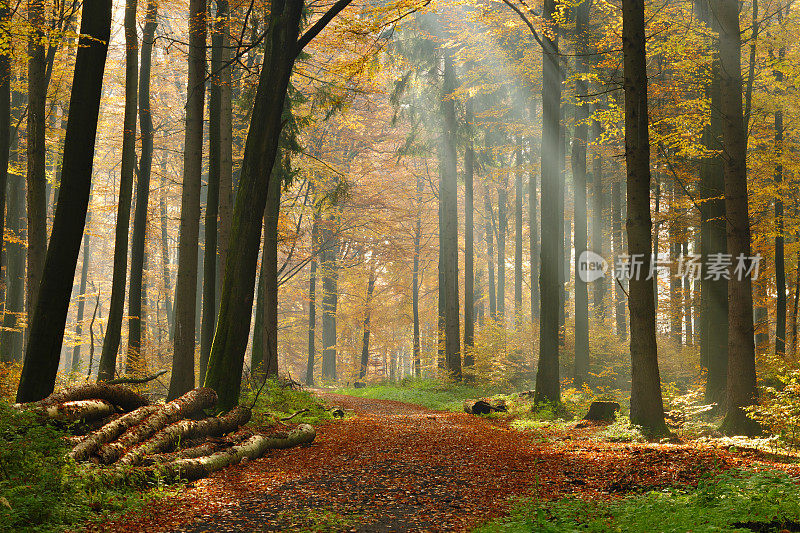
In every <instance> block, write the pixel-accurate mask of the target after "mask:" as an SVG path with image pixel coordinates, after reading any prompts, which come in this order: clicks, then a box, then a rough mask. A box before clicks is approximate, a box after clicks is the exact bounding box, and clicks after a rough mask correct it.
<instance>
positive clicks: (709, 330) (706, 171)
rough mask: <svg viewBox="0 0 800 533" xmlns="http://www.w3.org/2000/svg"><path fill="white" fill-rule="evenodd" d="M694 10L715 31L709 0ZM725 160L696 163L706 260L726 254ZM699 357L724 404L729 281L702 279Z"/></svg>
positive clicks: (713, 129) (717, 126)
mask: <svg viewBox="0 0 800 533" xmlns="http://www.w3.org/2000/svg"><path fill="white" fill-rule="evenodd" d="M698 7H699V9H698V14H699V16H700V18H701V20H703V22H705V23H706V25H708V26H709V28H711V29H712V31H714V32H717V33H718V32H719V30H720V28H719V23H718V19H717V17H716V16H714V15H713V14H712V12H711V5H710V3H709V1H708V0H701V1H700V2H698ZM721 68H722V66H721V64H720V60H719V58H718V57H716V56H715V58H714V61H713V63H712V71H711V76H710V78H711V83H710V84H709V85H708V86H707V88H706V95H707V97H708V99H709V100H710V104H711V106H710V107H711V120H710V122H709V125H708V126H707V127H706V128H705V130H704V131H703V145H704V146H705V147H706V148H707V149H709V150H714V151H719V150H721V149H722V116H721V115H720V107H721V92H720V91H721V86H720V78H721V72H720V70H721ZM724 188H725V183H724V178H723V163H722V156H721V155H716V154H715V155H713V156H711V157H707V158H705V159H704V160H703V161H702V163H701V167H700V192H701V194H700V197H701V199H702V200H703V202H702V203H701V207H702V209H701V210H700V255H701V258H702V262H703V263H704V264H707V263H708V261H709V257H710V256H711V255H712V254H727V252H728V244H727V237H726V229H725V226H726V222H725V219H726V217H727V215H726V212H725V209H726V207H725V199H724ZM700 285H701V288H700V298H701V302H700V312H701V320H700V326H701V327H700V331H699V335H700V360H701V363H702V365H703V366H704V367H705V368H707V369H708V373H707V377H706V392H705V400H704V401H705V402H707V403H717V404H718V405H719V406H722V405H723V403H724V401H725V387H726V382H727V379H728V310H729V307H728V280H726V279H725V278H724V277H720V279H718V280H713V279H706V276H704V277H703V279H702V280H701V282H700Z"/></svg>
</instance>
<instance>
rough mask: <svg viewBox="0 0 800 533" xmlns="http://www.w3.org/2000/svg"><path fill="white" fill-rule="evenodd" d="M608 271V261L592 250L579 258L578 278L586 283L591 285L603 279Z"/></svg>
mask: <svg viewBox="0 0 800 533" xmlns="http://www.w3.org/2000/svg"><path fill="white" fill-rule="evenodd" d="M606 270H608V263H607V262H606V260H605V259H603V257H602V256H601V255H599V254H596V253H594V252H593V251H591V250H585V251H583V252H581V255H580V257H578V277H579V278H580V279H581V281H582V282H584V283H591V282H593V281H596V280H598V279H600V278H602V277H603V276H604V275H605V273H606Z"/></svg>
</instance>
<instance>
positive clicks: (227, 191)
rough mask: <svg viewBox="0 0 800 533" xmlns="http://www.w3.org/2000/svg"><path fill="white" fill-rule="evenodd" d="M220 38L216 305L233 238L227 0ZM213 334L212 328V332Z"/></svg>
mask: <svg viewBox="0 0 800 533" xmlns="http://www.w3.org/2000/svg"><path fill="white" fill-rule="evenodd" d="M214 25H215V28H216V31H217V33H218V34H219V35H220V39H221V44H220V48H221V54H220V62H221V64H222V68H221V70H220V72H219V74H218V76H219V80H220V94H219V96H220V119H219V128H220V129H219V226H218V236H217V257H218V260H217V270H218V274H217V277H216V279H217V290H216V308H217V309H219V299H220V293H221V292H222V274H223V272H224V269H225V261H226V260H227V258H228V247H229V243H230V238H231V216H232V211H233V207H232V205H231V200H232V195H233V111H232V104H231V65H229V61H230V59H231V51H230V48H229V47H230V37H229V34H228V32H229V30H230V8H229V5H228V0H217V19H216V21H215V23H214ZM212 335H213V332H212Z"/></svg>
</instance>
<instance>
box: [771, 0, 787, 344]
mask: <svg viewBox="0 0 800 533" xmlns="http://www.w3.org/2000/svg"><path fill="white" fill-rule="evenodd" d="M787 9H788V8H787ZM782 22H783V8H781V7H779V8H778V23H779V24H780V23H782ZM770 55H772V53H771V54H770ZM785 59H786V48H785V46H783V45H781V46H780V48H779V49H778V58H777V65H776V67H777V68H775V82H776V84H777V85H778V87H779V89H778V95H777V98H776V100H780V99H781V97H785V94H784V92H783V91H782V90H781V89H780V87H782V86H783V71H781V70H780V69H781V68H782V67H783V65H782V63H783V62H784V60H785ZM783 128H784V125H783V109H782V108H781V107H779V108H778V109H777V110H776V111H775V149H776V151H777V157H778V163H777V164H776V165H775V184H776V187H777V188H778V192H777V194H776V196H775V227H776V233H775V290H776V291H777V298H776V300H775V355H778V356H784V355H786V254H785V251H784V221H783V195H784V192H783V190H782V185H781V184H782V183H783Z"/></svg>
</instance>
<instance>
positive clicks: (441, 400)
mask: <svg viewBox="0 0 800 533" xmlns="http://www.w3.org/2000/svg"><path fill="white" fill-rule="evenodd" d="M333 392H335V393H337V394H347V395H350V396H357V397H359V398H372V399H375V400H394V401H398V402H405V403H413V404H416V405H421V406H423V407H427V408H429V409H436V410H439V411H461V410H462V409H463V406H462V404H463V402H464V400H466V399H469V398H483V397H486V396H491V395H493V394H496V393H498V392H500V391H499V390H498V389H497V388H494V387H490V386H481V385H467V384H464V383H452V382H447V381H441V380H432V379H416V378H405V379H403V380H401V381H399V382H396V383H381V384H376V385H368V386H367V387H364V388H363V389H355V388H349V387H348V388H342V389H337V390H335V391H333Z"/></svg>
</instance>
